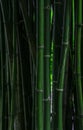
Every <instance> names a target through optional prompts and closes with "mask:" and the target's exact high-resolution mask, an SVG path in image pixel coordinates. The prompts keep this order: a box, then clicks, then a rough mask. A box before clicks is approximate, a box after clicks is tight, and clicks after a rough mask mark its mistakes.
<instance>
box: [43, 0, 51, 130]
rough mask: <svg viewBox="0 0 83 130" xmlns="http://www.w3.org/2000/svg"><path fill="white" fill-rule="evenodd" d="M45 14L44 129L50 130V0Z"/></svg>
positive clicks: (46, 3)
mask: <svg viewBox="0 0 83 130" xmlns="http://www.w3.org/2000/svg"><path fill="white" fill-rule="evenodd" d="M44 15H45V17H44V21H45V22H44V39H45V41H44V130H50V129H51V127H50V104H51V103H50V90H51V88H50V46H51V45H50V43H51V42H50V0H45V3H44Z"/></svg>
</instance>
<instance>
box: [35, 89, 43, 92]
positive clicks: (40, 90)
mask: <svg viewBox="0 0 83 130" xmlns="http://www.w3.org/2000/svg"><path fill="white" fill-rule="evenodd" d="M35 90H36V92H37V93H43V89H35Z"/></svg>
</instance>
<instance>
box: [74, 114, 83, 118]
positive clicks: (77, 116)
mask: <svg viewBox="0 0 83 130" xmlns="http://www.w3.org/2000/svg"><path fill="white" fill-rule="evenodd" d="M74 118H76V119H79V118H83V114H80V115H75V116H74Z"/></svg>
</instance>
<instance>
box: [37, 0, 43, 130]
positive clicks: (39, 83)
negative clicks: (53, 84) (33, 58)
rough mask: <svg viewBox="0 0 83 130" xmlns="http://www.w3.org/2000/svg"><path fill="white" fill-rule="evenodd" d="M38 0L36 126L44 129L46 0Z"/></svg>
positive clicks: (41, 129) (38, 129)
mask: <svg viewBox="0 0 83 130" xmlns="http://www.w3.org/2000/svg"><path fill="white" fill-rule="evenodd" d="M37 2H38V16H37V17H38V65H37V88H36V95H37V96H36V123H37V124H36V127H37V130H43V89H44V87H43V86H44V73H43V72H44V0H39V1H37Z"/></svg>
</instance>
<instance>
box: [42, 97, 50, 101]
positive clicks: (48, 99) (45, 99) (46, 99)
mask: <svg viewBox="0 0 83 130" xmlns="http://www.w3.org/2000/svg"><path fill="white" fill-rule="evenodd" d="M43 101H44V102H48V101H51V99H50V96H49V97H48V98H44V99H43Z"/></svg>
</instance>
